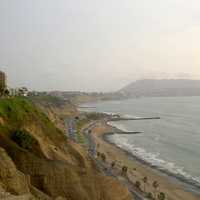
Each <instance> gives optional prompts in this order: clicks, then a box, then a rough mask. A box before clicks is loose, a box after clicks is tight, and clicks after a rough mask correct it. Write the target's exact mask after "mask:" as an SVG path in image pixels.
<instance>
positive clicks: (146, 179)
mask: <svg viewBox="0 0 200 200" xmlns="http://www.w3.org/2000/svg"><path fill="white" fill-rule="evenodd" d="M142 180H143V183H144V192H146V184H147V182H148V178H147V177H146V176H145V177H144V178H143V179H142Z"/></svg>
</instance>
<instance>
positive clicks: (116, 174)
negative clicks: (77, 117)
mask: <svg viewBox="0 0 200 200" xmlns="http://www.w3.org/2000/svg"><path fill="white" fill-rule="evenodd" d="M96 123H98V121H95V122H92V123H90V124H88V125H87V126H86V127H84V128H83V129H82V130H81V132H82V133H83V134H84V135H85V136H86V138H87V140H88V141H89V144H88V153H89V155H90V157H91V159H93V160H94V161H95V163H96V164H97V166H98V168H99V169H100V171H101V172H102V173H103V174H104V175H106V176H111V177H113V178H115V179H116V180H118V181H120V182H121V183H122V184H123V185H125V186H126V187H127V188H128V189H129V191H130V192H131V194H132V195H133V199H134V200H147V198H145V197H144V196H143V194H142V193H141V192H139V191H137V189H136V187H135V185H134V184H133V183H132V182H131V181H130V180H129V179H128V177H126V176H121V175H120V174H121V171H120V169H118V168H116V169H112V168H111V165H110V163H106V162H103V161H102V160H101V159H98V158H97V157H96V155H97V152H96V149H97V147H96V144H95V142H94V140H93V138H92V134H91V130H92V128H94V127H95V126H96Z"/></svg>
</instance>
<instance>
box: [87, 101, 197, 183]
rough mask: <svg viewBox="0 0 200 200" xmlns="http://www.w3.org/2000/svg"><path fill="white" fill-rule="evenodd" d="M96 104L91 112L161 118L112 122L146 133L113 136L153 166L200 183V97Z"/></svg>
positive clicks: (113, 139)
mask: <svg viewBox="0 0 200 200" xmlns="http://www.w3.org/2000/svg"><path fill="white" fill-rule="evenodd" d="M90 105H91V104H90ZM92 106H94V107H95V108H90V109H89V110H90V111H98V112H110V113H121V114H122V115H131V116H137V117H161V119H160V120H139V121H118V122H112V123H111V125H113V126H116V127H118V128H121V129H125V130H128V131H141V132H142V133H141V134H137V135H119V134H114V135H112V136H109V139H110V140H111V141H112V142H114V143H115V144H116V145H117V146H119V147H121V148H123V149H125V150H128V151H129V152H131V153H132V154H133V155H135V156H138V157H140V158H142V159H143V160H145V161H147V162H148V163H150V164H151V165H153V166H157V167H159V168H161V169H164V170H167V171H169V172H171V173H175V174H177V175H179V176H181V177H182V176H184V177H185V178H187V179H190V180H193V181H195V182H199V183H200V170H199V166H200V97H169V98H139V99H131V100H125V101H110V102H100V103H95V104H92Z"/></svg>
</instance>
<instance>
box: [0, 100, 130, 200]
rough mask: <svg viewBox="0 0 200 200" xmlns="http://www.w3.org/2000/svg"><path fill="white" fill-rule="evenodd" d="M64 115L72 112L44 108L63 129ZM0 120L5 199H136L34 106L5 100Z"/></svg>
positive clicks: (0, 178)
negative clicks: (102, 172) (102, 170)
mask: <svg viewBox="0 0 200 200" xmlns="http://www.w3.org/2000/svg"><path fill="white" fill-rule="evenodd" d="M62 106H65V105H62ZM67 106H68V107H69V105H67ZM60 109H61V110H62V112H64V109H66V110H65V112H67V107H65V108H64V107H59V106H58V107H57V106H55V105H53V106H52V105H49V106H48V107H46V109H45V106H44V107H43V111H45V112H46V113H47V114H48V115H51V118H52V119H55V118H56V119H57V122H59V123H58V126H60V125H59V124H62V119H61V118H62V116H61V115H64V113H62V112H60V111H59V110H60ZM70 109H71V110H70V112H71V114H72V111H73V109H74V107H70ZM58 113H61V115H58ZM65 114H66V113H65ZM74 114H76V110H74ZM0 119H1V120H0V199H6V200H8V199H20V200H23V199H24V200H26V199H42V200H43V199H44V200H45V199H46V200H51V199H60V200H61V199H67V200H122V199H123V200H129V199H131V196H130V194H129V192H128V190H127V189H126V188H125V187H124V186H122V185H121V184H119V183H118V182H116V181H115V180H113V179H112V178H109V177H105V176H103V175H102V174H101V173H100V172H99V171H98V169H97V168H96V166H95V163H94V162H93V161H92V160H91V159H90V157H88V155H87V153H86V151H85V149H84V148H82V147H81V146H79V145H78V144H75V143H73V142H70V141H68V140H67V137H66V136H65V134H64V133H63V132H62V131H61V130H59V129H58V128H57V127H56V126H55V125H54V124H53V123H52V122H51V121H50V120H49V118H48V117H47V116H46V115H45V114H44V113H43V112H41V110H40V109H38V108H36V107H35V106H34V105H33V104H32V103H30V102H29V101H27V100H24V99H20V98H17V99H5V100H1V102H0ZM54 122H55V121H54ZM16 130H21V132H19V131H16ZM15 133H17V134H15ZM13 134H15V135H14V136H15V137H13ZM27 144H28V146H27Z"/></svg>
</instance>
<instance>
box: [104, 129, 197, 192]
mask: <svg viewBox="0 0 200 200" xmlns="http://www.w3.org/2000/svg"><path fill="white" fill-rule="evenodd" d="M108 126H111V125H108ZM111 127H112V128H114V129H115V128H116V127H113V126H111ZM116 129H117V130H119V129H118V128H116ZM114 134H115V133H104V135H102V139H103V140H104V141H105V142H107V143H109V144H111V145H114V146H115V147H116V148H119V149H120V150H121V151H124V152H125V153H126V154H127V156H128V158H130V159H133V160H134V161H137V162H139V163H141V165H145V166H147V167H150V168H152V170H155V171H157V172H158V173H163V174H165V175H167V176H169V177H168V178H170V179H174V180H173V181H175V182H176V181H178V182H180V183H181V184H183V187H187V186H188V187H190V189H189V188H187V189H186V190H187V191H189V192H192V193H194V194H197V195H200V185H198V183H197V182H195V181H193V180H190V179H187V178H186V177H184V176H182V175H179V174H173V173H172V172H170V171H167V169H161V168H159V167H158V166H156V165H152V164H151V163H149V162H147V161H145V160H143V159H142V158H140V157H138V156H135V155H134V154H132V153H131V152H129V151H128V150H126V149H123V148H121V147H119V146H117V145H116V144H115V143H114V142H112V141H111V140H110V139H109V138H108V137H109V136H110V135H114ZM197 190H199V191H197Z"/></svg>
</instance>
